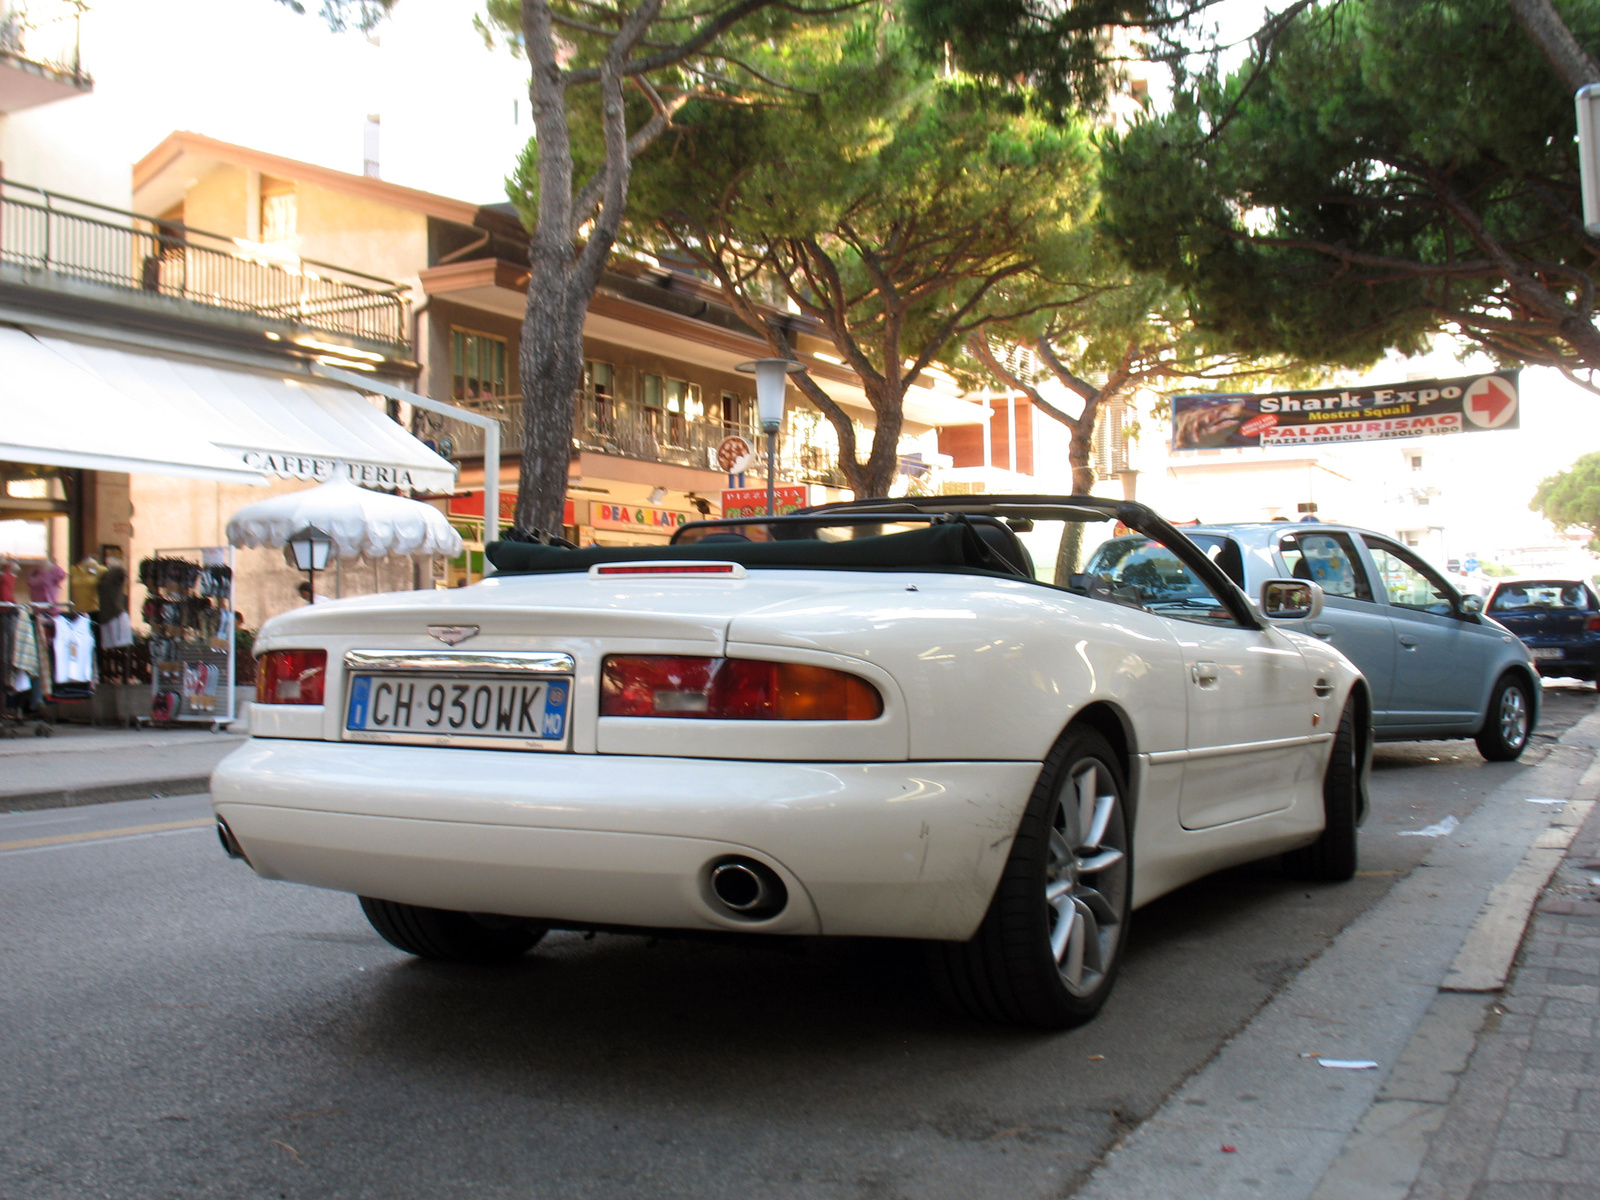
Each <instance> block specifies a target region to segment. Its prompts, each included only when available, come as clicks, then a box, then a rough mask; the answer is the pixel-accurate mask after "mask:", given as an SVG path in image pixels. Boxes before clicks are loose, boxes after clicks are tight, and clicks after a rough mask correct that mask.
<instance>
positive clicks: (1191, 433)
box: [1172, 370, 1518, 450]
mask: <svg viewBox="0 0 1600 1200" xmlns="http://www.w3.org/2000/svg"><path fill="white" fill-rule="evenodd" d="M1517 374H1518V373H1517V372H1516V371H1514V370H1511V371H1495V372H1493V373H1492V374H1488V375H1463V376H1461V377H1459V378H1456V379H1422V380H1414V381H1408V382H1405V383H1395V384H1386V385H1383V386H1381V387H1362V388H1355V389H1351V388H1321V389H1317V390H1313V391H1304V392H1273V393H1258V394H1257V393H1253V394H1240V393H1234V394H1228V395H1219V394H1204V395H1189V396H1174V397H1173V398H1172V448H1173V449H1174V450H1210V449H1217V448H1221V447H1239V446H1321V445H1327V444H1328V443H1330V442H1374V441H1386V440H1388V439H1390V438H1412V437H1429V436H1435V435H1438V434H1446V433H1481V432H1483V431H1484V430H1489V429H1515V428H1517V408H1518V394H1517Z"/></svg>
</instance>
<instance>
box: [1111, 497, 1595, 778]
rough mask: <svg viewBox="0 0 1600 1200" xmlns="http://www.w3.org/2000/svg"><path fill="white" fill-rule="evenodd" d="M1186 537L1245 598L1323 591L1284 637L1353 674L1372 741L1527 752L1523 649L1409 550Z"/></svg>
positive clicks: (1349, 533)
mask: <svg viewBox="0 0 1600 1200" xmlns="http://www.w3.org/2000/svg"><path fill="white" fill-rule="evenodd" d="M1184 533H1186V534H1188V535H1189V537H1190V539H1191V540H1192V541H1195V542H1197V543H1199V545H1200V546H1201V547H1202V548H1204V549H1205V551H1206V553H1207V554H1208V555H1209V556H1210V557H1211V559H1212V560H1213V561H1214V562H1215V563H1216V564H1217V565H1218V566H1219V567H1221V568H1222V570H1223V571H1224V572H1225V573H1226V574H1227V575H1228V576H1229V577H1230V578H1232V580H1233V581H1234V582H1235V583H1237V584H1238V585H1239V586H1240V587H1241V588H1243V589H1244V593H1245V595H1246V596H1258V595H1259V594H1260V591H1261V584H1262V582H1263V581H1264V580H1267V579H1282V578H1286V577H1294V578H1299V579H1309V580H1311V581H1312V582H1314V583H1316V584H1318V585H1320V586H1321V588H1322V591H1323V596H1324V601H1323V609H1322V612H1321V613H1319V614H1318V615H1317V616H1316V617H1315V618H1313V619H1310V620H1306V621H1289V622H1284V623H1283V624H1284V627H1285V628H1289V629H1298V630H1300V631H1302V632H1304V633H1306V634H1309V635H1310V636H1312V637H1316V638H1321V639H1322V640H1323V641H1325V642H1328V643H1330V644H1332V645H1334V646H1337V647H1338V648H1339V649H1340V650H1342V651H1344V653H1345V656H1346V657H1347V658H1349V659H1350V661H1351V662H1353V663H1355V665H1356V666H1357V667H1358V668H1360V670H1361V673H1362V674H1363V675H1365V676H1366V677H1367V682H1368V684H1369V685H1370V686H1371V688H1372V697H1373V708H1374V710H1375V711H1374V712H1373V733H1374V734H1375V735H1376V737H1377V740H1378V741H1380V742H1386V741H1408V740H1414V739H1421V738H1461V737H1470V738H1472V739H1473V740H1475V741H1476V742H1477V744H1478V750H1479V752H1480V753H1481V754H1482V755H1483V756H1484V757H1485V758H1487V759H1491V760H1496V761H1504V760H1507V759H1513V758H1516V757H1517V756H1518V755H1520V754H1521V753H1522V751H1523V748H1524V747H1525V746H1526V745H1527V744H1528V738H1529V737H1530V735H1531V734H1532V733H1533V730H1534V727H1535V726H1536V725H1537V724H1538V721H1539V699H1540V691H1539V676H1538V675H1537V674H1536V673H1535V671H1534V664H1533V662H1532V661H1531V660H1530V658H1529V654H1528V650H1527V648H1526V647H1525V646H1523V644H1522V643H1521V642H1519V641H1518V640H1517V639H1516V638H1515V637H1514V636H1512V634H1511V632H1510V631H1509V630H1508V629H1507V628H1506V627H1505V626H1503V625H1501V624H1500V623H1499V620H1498V618H1499V616H1500V615H1501V614H1499V613H1496V614H1494V615H1493V616H1490V615H1489V614H1488V613H1486V612H1484V611H1483V605H1482V603H1481V602H1480V601H1479V599H1478V597H1476V596H1463V595H1461V593H1459V592H1458V591H1456V589H1455V588H1454V587H1452V586H1451V585H1450V584H1449V582H1447V581H1446V579H1445V578H1444V576H1443V574H1441V573H1440V572H1439V571H1438V570H1437V569H1436V568H1434V567H1433V566H1432V565H1431V564H1430V563H1428V562H1427V561H1425V560H1424V559H1422V558H1421V557H1419V556H1418V555H1417V553H1416V552H1415V551H1414V550H1412V549H1410V548H1409V547H1407V546H1402V545H1401V544H1400V543H1399V542H1397V541H1395V540H1394V539H1393V538H1388V537H1384V536H1383V535H1382V534H1379V533H1373V532H1371V531H1370V530H1366V529H1355V528H1351V527H1350V526H1347V525H1313V524H1309V523H1308V524H1293V525H1291V524H1285V523H1283V522H1267V523H1257V524H1249V525H1200V526H1194V527H1191V528H1186V529H1185V530H1184ZM1087 569H1088V570H1090V571H1093V570H1095V569H1096V568H1095V566H1093V565H1091V566H1089V567H1088V568H1087ZM1597 645H1600V643H1597ZM1563 673H1565V672H1563Z"/></svg>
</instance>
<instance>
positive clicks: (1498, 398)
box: [1469, 379, 1517, 425]
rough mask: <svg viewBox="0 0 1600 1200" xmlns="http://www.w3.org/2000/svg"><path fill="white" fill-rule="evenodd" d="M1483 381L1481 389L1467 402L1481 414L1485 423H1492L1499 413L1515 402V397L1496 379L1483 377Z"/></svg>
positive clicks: (1474, 410)
mask: <svg viewBox="0 0 1600 1200" xmlns="http://www.w3.org/2000/svg"><path fill="white" fill-rule="evenodd" d="M1483 382H1484V385H1485V386H1484V389H1483V391H1481V392H1479V393H1478V394H1477V395H1476V396H1474V397H1472V399H1471V400H1470V401H1469V403H1470V404H1471V405H1472V411H1473V412H1475V413H1482V414H1483V423H1484V424H1485V425H1493V424H1494V423H1495V421H1496V420H1497V419H1499V416H1500V414H1501V413H1503V412H1505V410H1506V409H1507V408H1509V407H1510V406H1511V405H1513V404H1515V403H1516V402H1517V398H1516V396H1515V395H1514V394H1513V393H1511V392H1508V391H1506V388H1505V385H1504V384H1503V383H1501V382H1500V381H1499V380H1498V379H1485V380H1484V381H1483Z"/></svg>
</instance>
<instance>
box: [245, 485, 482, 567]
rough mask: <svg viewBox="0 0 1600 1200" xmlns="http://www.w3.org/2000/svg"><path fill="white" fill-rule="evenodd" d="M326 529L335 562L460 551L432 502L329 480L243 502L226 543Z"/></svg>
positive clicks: (252, 543) (276, 539)
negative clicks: (299, 489) (297, 489)
mask: <svg viewBox="0 0 1600 1200" xmlns="http://www.w3.org/2000/svg"><path fill="white" fill-rule="evenodd" d="M308 525H310V526H315V527H316V528H318V529H323V530H326V531H327V533H328V535H329V536H330V537H332V538H333V553H334V555H335V556H336V557H338V558H361V557H363V556H365V557H366V558H369V559H379V558H384V557H387V556H388V555H391V554H392V555H399V556H407V555H409V556H412V557H417V558H421V557H425V556H428V555H433V554H442V555H444V556H445V557H446V558H454V557H455V556H456V555H458V554H460V553H461V535H460V534H459V533H457V532H456V531H455V530H454V529H453V528H451V526H450V522H449V521H447V520H446V519H445V515H444V514H443V513H442V512H440V511H439V510H438V509H437V508H434V507H433V506H432V505H431V504H423V503H422V502H421V501H420V500H407V499H406V498H405V497H403V496H389V495H386V494H384V493H383V492H374V491H372V490H370V489H368V488H364V487H357V486H356V485H355V484H353V483H351V482H350V481H349V480H348V479H332V480H329V481H328V482H327V483H324V484H319V485H318V486H316V487H314V488H310V489H308V490H306V491H304V492H291V493H290V494H289V495H286V496H274V497H272V498H271V499H270V500H261V501H258V502H257V503H255V504H248V505H246V506H245V507H244V508H241V509H240V510H239V511H238V512H236V513H234V514H233V518H232V519H231V520H230V521H229V522H228V542H229V544H230V545H234V546H242V547H245V548H247V549H251V548H254V547H256V546H283V545H287V544H288V541H289V539H290V538H291V537H293V536H294V535H295V534H296V533H299V532H300V530H302V529H304V528H305V527H306V526H308Z"/></svg>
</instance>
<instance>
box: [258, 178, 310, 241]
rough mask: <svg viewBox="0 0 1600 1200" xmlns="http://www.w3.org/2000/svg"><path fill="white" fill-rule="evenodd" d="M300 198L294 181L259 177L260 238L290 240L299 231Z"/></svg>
mask: <svg viewBox="0 0 1600 1200" xmlns="http://www.w3.org/2000/svg"><path fill="white" fill-rule="evenodd" d="M299 224H300V198H299V197H298V196H297V195H296V194H295V190H294V181H293V180H290V179H269V178H267V177H266V176H265V175H263V176H262V177H261V240H262V241H263V242H287V241H292V240H293V239H294V237H295V235H296V234H297V233H299Z"/></svg>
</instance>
